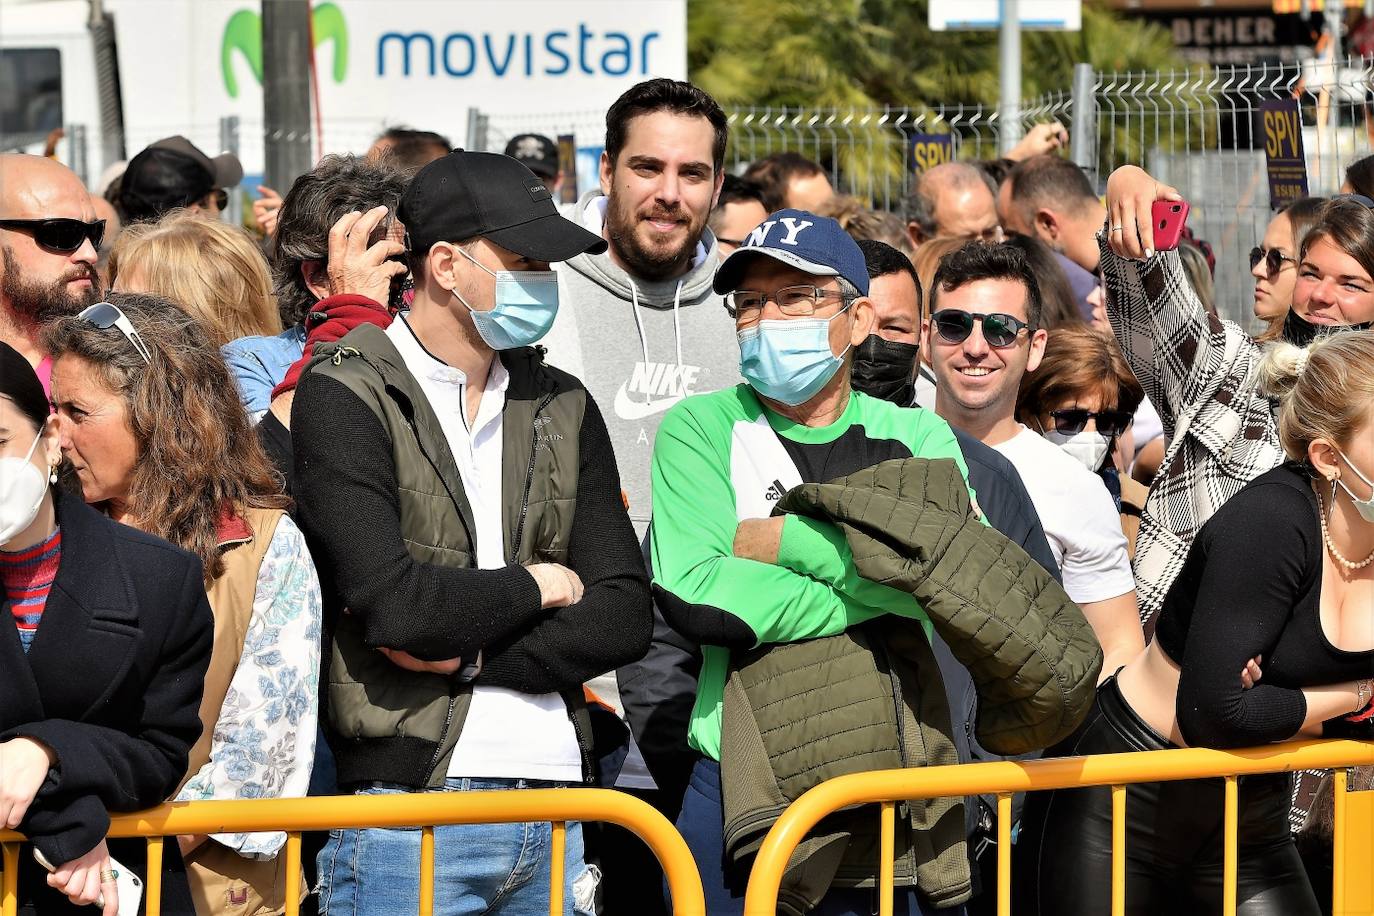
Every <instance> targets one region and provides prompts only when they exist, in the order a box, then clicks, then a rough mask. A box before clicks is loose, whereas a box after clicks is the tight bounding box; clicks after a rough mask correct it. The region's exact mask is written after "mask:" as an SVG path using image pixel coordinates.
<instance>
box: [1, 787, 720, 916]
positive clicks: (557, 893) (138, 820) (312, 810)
mask: <svg viewBox="0 0 1374 916" xmlns="http://www.w3.org/2000/svg"><path fill="white" fill-rule="evenodd" d="M526 821H547V822H552V824H553V850H552V860H553V861H552V865H553V867H552V872H553V880H552V889H551V891H552V892H551V893H550V895H549V912H550V914H552V916H562V913H563V883H564V873H563V872H564V862H563V856H564V849H565V841H566V834H565V825H566V822H567V821H603V822H606V823H611V824H617V825H619V826H621V827H624V828H625V829H627V830H629V831H631V832H633V833H634V834H636V835H637V836H638V837H639V838H640V839H641V840H643V841H644V842H645V843H646V844H647V845H648V846H649V848H650V849H652V850H653V852H654V855H655V856H657V857H658V861H659V862H660V863H661V864H662V865H663V872H664V874H665V875H667V879H668V888H669V891H670V893H671V894H672V899H673V912H674V913H675V914H678V916H703V914H704V913H705V912H706V903H705V899H704V897H703V895H702V888H701V876H700V875H699V874H698V872H697V866H696V862H695V861H693V859H692V854H691V852H689V851H688V849H687V844H686V843H685V842H684V841H683V839H682V837H681V836H680V835H679V834H678V832H677V831H676V830H675V829H674V828H673V825H672V824H670V823H669V822H668V819H667V818H665V817H664V816H663V815H662V814H659V813H658V812H657V811H655V810H654V809H653V808H651V807H649V806H648V805H647V804H645V803H644V802H642V801H640V800H638V799H636V798H632V797H630V796H628V795H625V794H624V793H621V792H614V791H611V790H609V789H521V790H512V791H498V792H451V793H438V792H425V793H416V794H413V795H352V796H339V797H331V798H292V799H263V800H248V801H204V802H189V803H187V802H182V803H177V804H169V805H162V806H160V807H158V808H153V809H150V810H148V811H140V812H138V813H135V814H124V815H116V816H114V817H113V818H112V819H111V824H110V831H109V834H108V835H109V836H111V837H148V838H149V839H148V866H149V868H148V881H147V886H146V888H145V890H146V894H145V897H146V899H147V901H148V905H147V911H146V912H147V916H159V911H160V897H161V889H162V869H161V862H162V845H163V837H174V836H176V835H177V834H195V833H252V832H257V831H263V830H284V831H286V832H287V837H288V838H287V844H286V849H285V853H284V854H285V855H286V857H287V858H286V873H287V875H288V876H292V875H299V872H300V861H301V844H300V832H301V831H303V830H330V829H337V828H360V827H416V826H423V833H422V834H421V842H420V862H419V863H418V868H419V874H420V906H419V914H420V916H431V914H432V913H433V910H434V854H435V849H434V828H435V827H436V826H447V825H450V824H499V823H523V822H526ZM22 840H23V838H22V837H21V836H20V835H19V834H16V833H13V832H9V831H4V830H0V844H3V852H4V858H3V861H4V876H3V881H0V916H15V913H16V911H17V909H18V896H17V888H16V883H17V881H18V869H19V867H20V856H19V847H20V843H21V842H22ZM25 867H28V868H37V867H38V866H37V864H35V863H33V862H26V863H25ZM289 880H298V879H289ZM296 890H297V891H298V890H299V888H296ZM299 899H300V894H299V893H298V892H296V893H290V892H288V894H287V897H286V901H287V904H286V905H287V909H286V912H287V914H288V916H297V914H298V911H299V902H298V901H299Z"/></svg>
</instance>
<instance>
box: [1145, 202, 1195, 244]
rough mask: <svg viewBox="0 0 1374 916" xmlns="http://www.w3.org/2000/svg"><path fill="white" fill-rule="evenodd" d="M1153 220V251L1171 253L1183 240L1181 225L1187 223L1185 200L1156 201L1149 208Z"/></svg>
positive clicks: (1186, 203)
mask: <svg viewBox="0 0 1374 916" xmlns="http://www.w3.org/2000/svg"><path fill="white" fill-rule="evenodd" d="M1150 212H1151V215H1152V216H1153V218H1154V230H1155V251H1173V250H1174V249H1175V248H1177V247H1178V242H1179V239H1181V238H1183V224H1184V223H1186V222H1187V221H1188V202H1187V201H1186V200H1157V201H1155V202H1154V206H1153V207H1151V208H1150Z"/></svg>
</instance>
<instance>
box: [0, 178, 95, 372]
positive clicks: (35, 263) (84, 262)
mask: <svg viewBox="0 0 1374 916" xmlns="http://www.w3.org/2000/svg"><path fill="white" fill-rule="evenodd" d="M45 220H58V221H59V222H56V223H45V222H44V221H45ZM103 229H104V227H103V226H102V225H101V224H100V223H99V221H98V217H97V216H96V212H95V208H94V206H93V205H92V203H91V196H90V194H89V193H87V191H86V188H85V186H84V185H82V183H81V179H80V178H77V177H76V173H75V172H73V171H72V170H71V169H69V168H67V167H66V166H64V165H62V164H61V163H59V162H55V161H53V160H51V159H45V158H43V157H41V156H27V155H24V154H21V153H6V154H3V155H0V341H4V342H5V343H7V344H9V345H10V346H12V347H14V348H15V349H16V350H18V351H19V352H20V353H22V354H23V355H24V357H25V358H26V359H27V360H28V361H29V362H30V363H31V364H32V365H33V366H34V368H35V369H37V370H38V374H39V378H40V379H42V380H43V383H44V388H45V389H46V387H47V372H46V371H44V370H45V368H46V362H45V359H44V357H45V356H46V354H45V353H43V351H42V348H41V346H40V344H39V332H40V330H41V328H42V325H43V324H44V323H45V322H47V321H50V320H52V319H54V318H58V317H61V316H63V315H73V314H75V313H77V312H79V311H81V310H82V309H83V308H85V307H86V306H88V305H91V304H92V303H95V302H99V301H100V296H101V293H102V290H101V284H100V276H99V274H98V273H97V272H96V269H95V264H96V259H97V257H98V251H97V249H98V246H99V244H100V240H101V237H102V235H103Z"/></svg>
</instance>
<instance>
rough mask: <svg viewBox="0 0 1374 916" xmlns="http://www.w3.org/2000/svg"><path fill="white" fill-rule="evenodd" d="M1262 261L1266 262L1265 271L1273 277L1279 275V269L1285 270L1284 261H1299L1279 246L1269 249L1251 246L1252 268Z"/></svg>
mask: <svg viewBox="0 0 1374 916" xmlns="http://www.w3.org/2000/svg"><path fill="white" fill-rule="evenodd" d="M1260 261H1263V262H1264V272H1265V274H1266V275H1268V276H1269V277H1270V278H1271V279H1272V278H1273V277H1275V276H1277V275H1278V272H1279V271H1281V270H1283V262H1284V261H1292V262H1293V263H1294V264H1296V263H1298V259H1297V258H1290V257H1289V256H1288V255H1286V254H1284V253H1283V252H1282V251H1279V250H1278V249H1277V248H1270V249H1269V250H1268V251H1265V250H1264V249H1263V248H1251V249H1250V269H1251V270H1254V269H1255V265H1257V264H1259V262H1260Z"/></svg>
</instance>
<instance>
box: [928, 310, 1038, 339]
mask: <svg viewBox="0 0 1374 916" xmlns="http://www.w3.org/2000/svg"><path fill="white" fill-rule="evenodd" d="M975 319H977V320H978V321H980V322H982V324H983V339H984V340H986V341H987V342H988V346H990V347H997V348H999V349H1001V348H1003V347H1010V346H1011V345H1012V344H1014V343H1016V338H1018V337H1020V336H1021V332H1022V331H1025V330H1027V329H1028V328H1030V325H1028V324H1026V322H1024V321H1022V320H1020V319H1019V318H1013V317H1012V316H1011V315H1004V314H1002V313H1001V312H993V313H992V314H990V315H980V314H977V313H975V312H966V311H964V310H963V309H940V311H938V312H936V313H935V314H933V315H931V316H930V320H931V322H932V323H933V324H934V325H935V333H937V334H939V335H940V339H941V340H943V341H945V342H946V343H952V344H957V343H963V342H964V341H966V340H968V336H969V335H970V334H972V333H973V322H974V320H975Z"/></svg>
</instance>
